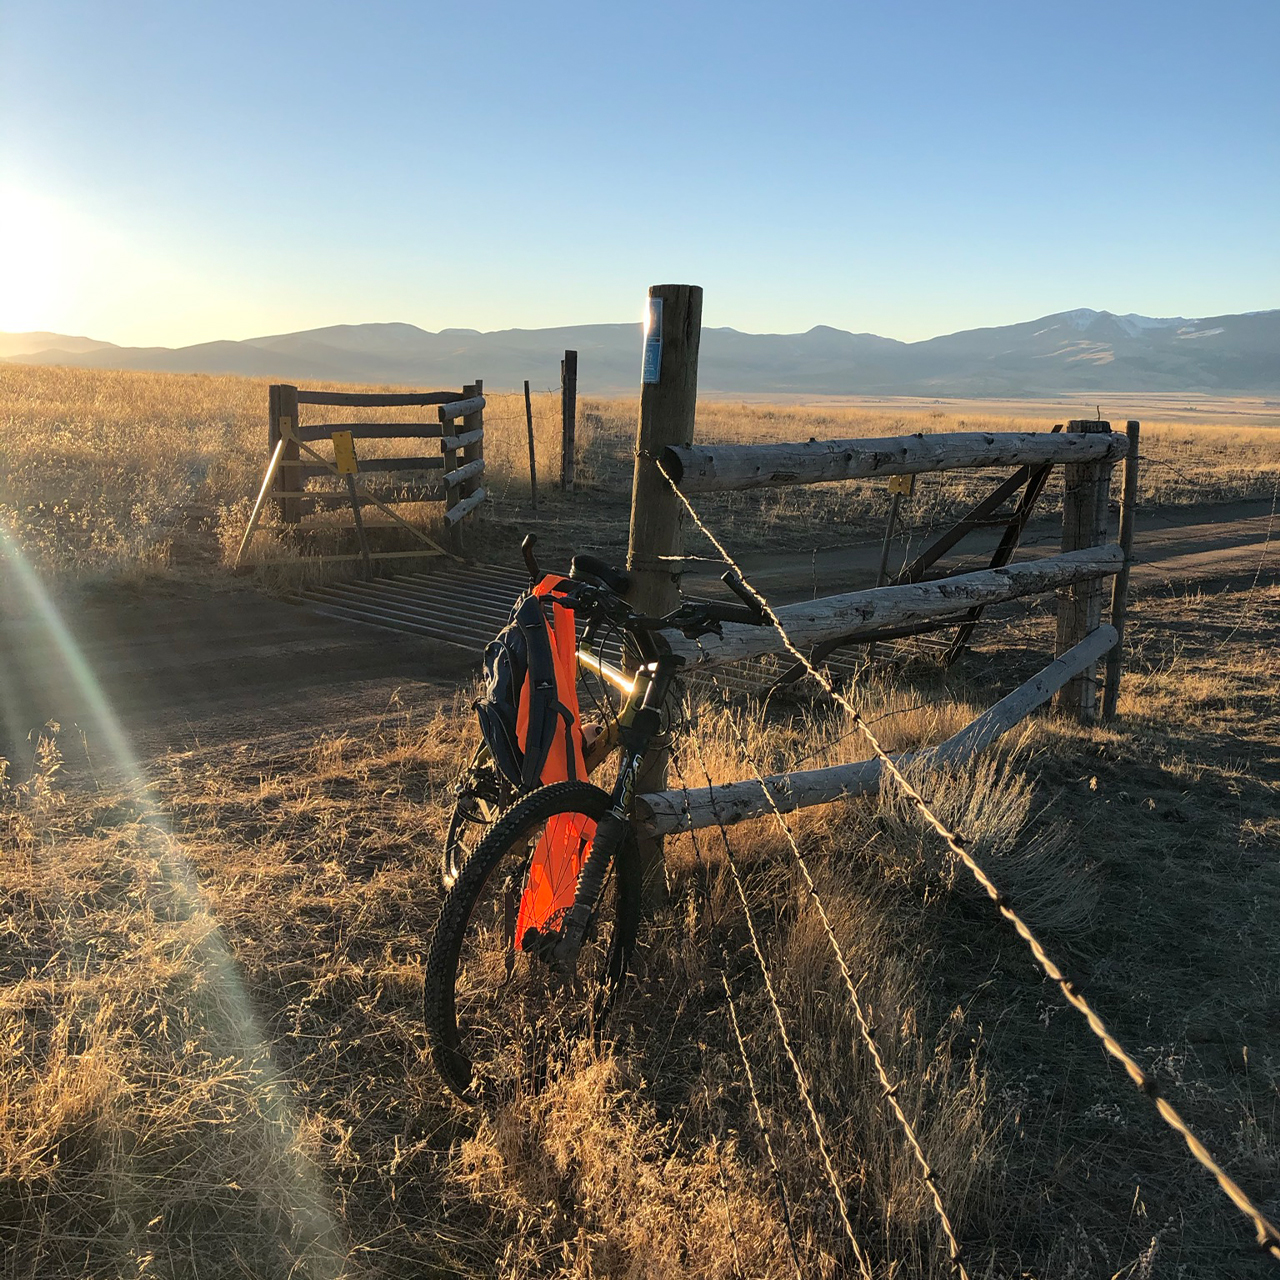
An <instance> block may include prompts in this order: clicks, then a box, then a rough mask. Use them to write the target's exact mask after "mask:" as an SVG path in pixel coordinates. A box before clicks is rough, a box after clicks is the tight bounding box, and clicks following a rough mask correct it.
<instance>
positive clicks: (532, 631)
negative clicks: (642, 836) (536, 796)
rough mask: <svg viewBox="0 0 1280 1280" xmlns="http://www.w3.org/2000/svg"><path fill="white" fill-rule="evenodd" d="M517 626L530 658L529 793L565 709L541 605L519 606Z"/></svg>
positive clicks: (534, 601)
mask: <svg viewBox="0 0 1280 1280" xmlns="http://www.w3.org/2000/svg"><path fill="white" fill-rule="evenodd" d="M515 622H516V625H517V626H518V627H519V628H520V632H521V634H522V635H523V636H524V641H525V650H526V652H527V654H528V672H527V674H526V676H525V684H526V688H527V689H528V696H529V720H528V730H527V732H526V735H525V742H524V761H523V765H522V769H521V788H522V789H523V790H525V791H529V790H532V789H533V788H534V787H536V786H537V785H538V784H539V782H540V781H541V779H542V767H543V765H544V764H545V763H546V760H547V753H548V752H549V751H550V750H551V739H552V736H553V734H554V732H555V723H556V721H555V717H556V716H557V715H558V714H559V713H560V712H561V711H562V710H564V708H563V707H562V706H561V703H560V699H559V698H558V697H557V689H556V668H555V659H554V657H553V655H552V652H551V637H550V635H549V634H548V628H547V617H546V614H544V613H543V611H542V601H541V600H540V599H539V598H538V597H536V596H533V595H529V596H526V597H525V598H524V599H523V600H521V601H520V603H519V605H517V606H516V611H515Z"/></svg>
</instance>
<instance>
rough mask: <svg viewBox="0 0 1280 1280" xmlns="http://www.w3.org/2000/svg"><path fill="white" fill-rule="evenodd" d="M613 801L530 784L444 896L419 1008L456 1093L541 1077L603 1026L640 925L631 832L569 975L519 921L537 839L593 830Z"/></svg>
mask: <svg viewBox="0 0 1280 1280" xmlns="http://www.w3.org/2000/svg"><path fill="white" fill-rule="evenodd" d="M611 803H612V802H611V800H610V798H609V796H608V794H607V793H606V792H604V791H601V790H600V788H599V787H593V786H591V785H590V784H589V783H586V782H557V783H553V784H552V785H550V786H547V787H541V788H539V789H538V790H537V791H534V792H531V793H530V794H529V795H528V796H526V797H525V798H524V799H523V800H520V801H519V802H517V803H516V804H515V805H513V806H512V807H511V808H510V809H509V810H507V812H506V813H504V814H503V815H502V816H501V817H500V818H499V819H498V821H497V822H496V823H494V825H493V827H492V828H491V829H490V831H489V833H488V834H487V835H486V836H485V838H484V839H483V840H482V841H481V842H480V843H479V844H478V845H477V846H476V848H475V849H474V851H473V852H472V853H471V855H470V857H469V858H468V859H467V861H466V862H465V864H464V865H463V867H462V869H461V871H460V872H459V874H458V877H457V879H456V880H455V881H454V883H453V886H452V887H451V888H450V889H449V891H448V893H446V894H445V897H444V900H443V902H442V903H441V906H440V915H439V918H438V919H437V921H436V927H435V933H434V936H433V938H432V941H431V950H430V952H429V953H428V956H427V970H426V978H425V983H424V992H423V1013H424V1016H425V1020H426V1026H427V1038H428V1041H429V1043H430V1046H431V1056H432V1059H433V1060H434V1062H435V1065H436V1069H437V1070H438V1071H439V1073H440V1076H441V1078H442V1079H443V1080H444V1082H445V1084H447V1085H448V1087H449V1088H450V1089H451V1090H453V1092H454V1093H456V1094H457V1095H458V1096H459V1097H461V1098H465V1099H468V1100H471V1099H473V1098H474V1097H475V1096H476V1095H477V1093H480V1092H485V1091H488V1090H493V1089H499V1090H500V1089H502V1088H503V1086H504V1085H509V1084H512V1083H514V1082H517V1081H520V1080H524V1081H529V1080H531V1079H535V1080H536V1079H538V1078H541V1077H542V1076H543V1075H544V1074H545V1072H546V1069H547V1066H548V1065H549V1063H550V1062H551V1061H552V1060H553V1058H554V1057H555V1055H556V1054H557V1053H558V1052H562V1051H563V1049H564V1047H565V1046H566V1045H567V1044H569V1043H571V1042H572V1041H573V1040H574V1039H575V1038H577V1037H578V1036H580V1035H582V1034H583V1033H584V1032H587V1031H595V1030H597V1029H598V1028H599V1026H600V1023H601V1020H602V1019H603V1017H604V1015H605V1013H606V1012H607V1010H608V1007H609V1005H610V1003H611V1002H612V999H613V996H614V994H615V993H616V991H617V989H618V986H619V985H620V983H621V982H622V979H623V976H624V975H625V973H626V970H627V965H628V963H629V961H630V958H631V953H632V950H633V949H634V946H635V938H636V931H637V928H638V926H639V920H640V863H639V857H638V854H637V850H636V843H635V837H634V835H632V834H631V832H630V831H628V833H627V835H626V837H625V838H624V839H623V840H622V842H621V844H620V845H619V847H618V848H617V850H616V851H615V852H614V856H613V859H612V862H611V865H610V867H609V870H608V873H607V876H606V880H605V884H604V889H603V890H602V892H601V894H600V898H599V901H598V903H597V906H596V912H595V916H594V918H593V920H592V924H591V927H590V929H589V930H588V932H587V938H586V941H585V943H584V944H583V947H582V950H581V952H580V953H579V956H578V960H577V964H576V966H575V968H574V971H573V972H572V973H563V972H560V971H559V970H558V969H557V968H556V966H555V965H554V964H553V963H551V962H549V961H547V960H546V959H543V958H541V957H540V956H539V954H538V953H537V951H536V950H535V949H532V948H531V949H528V950H525V949H522V948H521V947H520V945H519V943H518V940H517V938H516V921H517V917H518V915H519V908H520V904H521V899H522V897H523V896H524V893H525V888H526V885H527V883H528V880H529V870H530V865H531V863H532V861H533V858H534V852H535V850H536V849H538V847H539V845H540V843H541V842H542V841H543V840H544V839H546V838H549V833H550V834H551V835H555V834H557V833H560V834H563V833H564V832H566V831H574V832H582V833H584V835H583V838H584V839H587V838H589V836H588V834H587V833H589V832H591V831H594V829H595V824H596V823H597V822H598V821H599V820H600V819H601V818H603V817H604V815H605V813H606V812H608V810H609V808H610V805H611ZM550 923H552V924H554V923H555V922H554V921H552V922H550Z"/></svg>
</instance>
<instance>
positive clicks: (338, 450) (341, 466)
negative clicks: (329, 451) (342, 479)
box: [333, 431, 360, 476]
mask: <svg viewBox="0 0 1280 1280" xmlns="http://www.w3.org/2000/svg"><path fill="white" fill-rule="evenodd" d="M333 460H334V462H335V463H337V466H338V474H339V475H340V476H354V475H357V474H358V473H359V471H360V468H359V467H358V466H357V465H356V442H355V440H354V439H353V438H352V435H351V432H350V431H335V432H334V433H333Z"/></svg>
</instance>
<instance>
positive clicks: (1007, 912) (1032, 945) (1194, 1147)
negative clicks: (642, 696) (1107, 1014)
mask: <svg viewBox="0 0 1280 1280" xmlns="http://www.w3.org/2000/svg"><path fill="white" fill-rule="evenodd" d="M657 465H658V471H659V473H660V474H661V475H663V476H664V477H665V478H666V480H667V483H668V484H669V485H670V486H671V490H672V492H673V493H674V494H675V495H676V497H677V498H678V499H679V500H680V502H681V503H682V504H683V506H684V508H685V510H686V511H687V512H688V513H689V516H690V518H691V519H692V520H693V522H694V524H695V525H697V527H698V528H699V529H700V530H701V532H702V534H703V536H704V537H706V538H707V540H708V541H709V542H710V543H711V544H712V546H714V547H715V548H716V550H717V551H718V552H719V553H720V555H721V556H722V557H723V558H724V562H725V564H726V565H727V566H729V568H731V569H732V570H733V571H734V572H735V573H736V574H737V575H738V577H739V578H740V579H741V581H742V584H743V586H744V587H745V589H746V590H747V591H749V592H750V593H751V595H752V596H753V598H754V599H755V600H756V602H757V603H758V605H759V606H760V608H761V609H762V610H763V612H764V615H765V618H766V619H767V621H768V622H769V624H770V625H771V626H772V627H773V628H774V630H775V631H777V633H778V636H779V638H780V639H781V641H782V643H783V646H784V647H785V648H786V649H787V651H788V652H789V653H791V654H792V655H793V656H794V657H795V658H796V659H797V660H798V661H799V662H801V663H803V664H804V667H805V669H806V670H807V671H808V673H809V675H811V676H812V677H813V679H814V680H815V681H816V682H817V683H818V684H819V686H821V687H822V688H823V689H824V690H825V691H826V693H827V694H828V696H829V697H831V698H834V699H835V700H836V701H837V702H839V703H840V704H841V706H843V707H844V708H845V710H846V711H847V712H848V713H849V715H850V716H852V717H853V723H854V726H855V727H857V728H860V729H861V731H862V733H863V736H864V737H865V738H866V739H867V743H868V745H869V746H870V747H871V749H872V751H873V752H874V753H875V755H876V756H877V758H878V759H879V760H880V762H881V765H882V766H883V768H884V770H885V772H886V773H887V774H888V775H889V776H890V777H891V778H892V779H893V781H894V783H895V785H896V786H897V787H898V788H899V790H900V791H901V792H902V794H903V795H904V796H905V797H906V799H907V800H908V802H909V803H910V804H911V805H912V806H913V807H914V808H915V809H916V810H917V811H918V812H919V813H920V815H921V817H923V818H924V820H925V821H926V823H928V825H929V826H930V827H931V828H932V829H933V830H934V831H935V832H936V834H937V835H938V836H939V838H940V839H941V840H942V841H943V843H944V844H945V845H946V846H947V848H948V849H949V850H950V851H951V853H952V854H953V855H954V856H955V857H956V858H957V859H958V860H959V862H960V863H961V864H962V865H963V866H964V867H965V869H966V870H967V871H968V872H969V874H970V875H971V876H972V877H973V879H974V880H975V881H976V882H977V884H978V886H979V887H980V888H981V889H982V890H983V892H984V893H986V895H987V896H988V897H989V898H990V899H991V901H992V902H993V903H994V904H995V906H996V908H997V910H998V911H999V912H1000V914H1001V915H1002V916H1003V917H1004V919H1005V920H1006V921H1008V923H1009V924H1011V925H1012V926H1013V928H1014V930H1015V932H1016V933H1017V934H1018V936H1019V937H1020V938H1021V939H1022V940H1023V942H1025V943H1026V944H1027V947H1028V948H1029V949H1030V951H1031V954H1032V955H1033V956H1034V957H1035V960H1036V963H1037V964H1038V965H1039V966H1040V968H1041V969H1042V970H1043V971H1044V973H1045V974H1046V975H1047V976H1048V978H1049V979H1050V980H1051V981H1052V982H1054V983H1056V985H1057V986H1058V989H1059V990H1060V991H1061V992H1062V994H1063V996H1064V997H1065V999H1066V1001H1067V1003H1068V1004H1069V1005H1070V1006H1071V1007H1072V1008H1073V1009H1075V1011H1076V1012H1077V1013H1079V1014H1080V1016H1081V1017H1082V1018H1084V1020H1085V1022H1086V1023H1087V1024H1088V1026H1089V1029H1090V1030H1091V1031H1092V1032H1093V1034H1094V1035H1095V1036H1096V1037H1097V1038H1098V1040H1099V1041H1100V1043H1101V1044H1102V1047H1103V1048H1104V1049H1105V1050H1106V1051H1107V1053H1109V1054H1110V1055H1111V1057H1113V1058H1114V1059H1115V1060H1116V1061H1117V1062H1119V1063H1120V1065H1121V1066H1122V1067H1123V1068H1124V1070H1125V1073H1126V1074H1127V1075H1128V1076H1129V1079H1130V1080H1131V1081H1132V1082H1133V1084H1134V1085H1135V1086H1136V1088H1137V1089H1138V1090H1139V1092H1141V1093H1142V1094H1143V1095H1144V1096H1145V1097H1146V1098H1147V1099H1149V1100H1150V1102H1151V1103H1152V1105H1153V1106H1154V1107H1155V1109H1156V1112H1157V1113H1158V1114H1159V1116H1160V1118H1161V1119H1162V1120H1164V1122H1165V1123H1166V1124H1167V1125H1168V1126H1169V1127H1170V1128H1171V1129H1173V1130H1174V1132H1176V1133H1177V1134H1178V1135H1179V1137H1181V1138H1182V1140H1183V1142H1184V1144H1185V1145H1186V1147H1187V1150H1188V1151H1189V1152H1190V1153H1191V1155H1192V1156H1193V1157H1194V1159H1195V1160H1196V1161H1198V1162H1199V1164H1201V1165H1202V1166H1203V1167H1204V1168H1205V1169H1206V1170H1207V1171H1208V1172H1209V1173H1211V1174H1212V1175H1213V1177H1214V1179H1215V1180H1216V1181H1217V1183H1218V1186H1219V1187H1220V1188H1221V1190H1222V1192H1223V1194H1224V1195H1225V1196H1226V1197H1227V1198H1228V1199H1229V1200H1230V1201H1231V1202H1232V1204H1234V1205H1235V1206H1236V1208H1237V1209H1239V1210H1240V1212H1241V1213H1242V1214H1243V1215H1244V1216H1245V1217H1246V1218H1248V1219H1249V1220H1250V1222H1251V1223H1252V1224H1253V1227H1254V1231H1255V1236H1256V1240H1257V1243H1258V1247H1259V1248H1260V1249H1262V1250H1264V1251H1265V1252H1267V1253H1269V1254H1270V1255H1271V1256H1272V1257H1273V1258H1274V1259H1275V1260H1276V1261H1280V1228H1277V1227H1276V1226H1275V1225H1274V1224H1273V1223H1272V1222H1270V1221H1269V1220H1268V1219H1267V1218H1266V1216H1265V1215H1264V1214H1263V1212H1262V1210H1261V1209H1259V1208H1258V1206H1257V1205H1256V1204H1254V1202H1253V1201H1252V1200H1251V1199H1250V1198H1249V1196H1248V1195H1247V1194H1246V1193H1245V1191H1244V1189H1243V1188H1242V1187H1241V1186H1240V1185H1239V1184H1238V1183H1237V1182H1236V1181H1235V1179H1233V1178H1232V1177H1231V1175H1230V1174H1229V1173H1227V1171H1226V1170H1225V1169H1224V1168H1223V1167H1222V1166H1221V1165H1220V1164H1219V1163H1218V1162H1217V1161H1216V1160H1215V1159H1214V1158H1213V1156H1212V1155H1211V1154H1210V1152H1209V1149H1208V1148H1207V1147H1206V1146H1205V1145H1204V1143H1203V1142H1201V1140H1200V1139H1199V1138H1198V1137H1197V1136H1196V1135H1195V1133H1193V1132H1192V1130H1191V1128H1190V1127H1189V1126H1188V1124H1187V1122H1186V1121H1185V1120H1184V1119H1183V1118H1182V1116H1181V1114H1180V1113H1179V1112H1178V1110H1177V1109H1176V1108H1175V1107H1174V1106H1173V1104H1172V1103H1171V1102H1170V1101H1169V1100H1168V1099H1167V1098H1165V1097H1164V1096H1163V1095H1162V1094H1161V1092H1160V1089H1159V1086H1158V1085H1157V1084H1156V1082H1155V1080H1154V1079H1152V1077H1151V1076H1149V1075H1148V1074H1147V1073H1146V1072H1145V1071H1144V1070H1143V1069H1142V1067H1141V1066H1140V1065H1139V1064H1138V1062H1137V1061H1136V1059H1135V1058H1134V1057H1133V1056H1132V1055H1131V1054H1130V1053H1129V1051H1128V1050H1127V1049H1125V1047H1124V1046H1123V1045H1122V1044H1121V1043H1120V1042H1119V1041H1118V1040H1117V1039H1116V1038H1115V1036H1114V1035H1113V1034H1112V1033H1111V1031H1110V1030H1109V1029H1108V1027H1107V1025H1106V1023H1105V1022H1103V1020H1102V1018H1101V1017H1100V1016H1099V1015H1098V1013H1097V1012H1096V1011H1095V1010H1094V1008H1093V1006H1092V1005H1091V1004H1090V1003H1089V1001H1088V1000H1087V999H1086V998H1085V996H1083V995H1082V994H1081V993H1080V992H1079V991H1078V990H1077V988H1076V986H1075V984H1074V983H1072V982H1070V981H1069V980H1068V979H1067V977H1066V974H1065V973H1064V972H1063V970H1062V969H1061V967H1060V966H1059V965H1058V964H1057V963H1056V962H1055V961H1054V960H1053V959H1052V958H1051V957H1050V956H1049V954H1048V952H1047V951H1046V950H1045V948H1044V945H1043V943H1041V941H1040V939H1039V938H1038V937H1037V936H1036V934H1035V933H1034V932H1033V931H1032V929H1031V927H1030V925H1028V924H1027V922H1026V921H1025V920H1023V918H1022V917H1021V916H1020V915H1019V914H1018V912H1017V911H1015V910H1014V908H1013V906H1012V905H1011V903H1010V901H1009V898H1008V895H1007V894H1005V893H1004V892H1003V891H1002V890H1001V889H999V888H998V887H997V886H996V884H995V882H994V881H993V880H992V879H991V877H990V876H989V875H988V874H987V872H986V871H985V870H984V869H983V867H982V866H981V865H980V864H979V863H978V861H977V859H976V858H974V856H973V854H972V853H971V852H970V851H969V849H968V847H967V844H966V842H965V841H964V840H963V838H962V837H961V836H959V835H958V834H957V833H956V832H954V831H952V830H951V828H950V827H948V826H947V824H946V823H945V822H943V821H942V819H941V818H939V817H938V815H937V814H936V813H934V811H933V809H932V808H931V807H930V806H929V804H928V802H927V801H926V800H925V798H924V796H923V795H921V793H920V791H919V790H918V789H917V788H916V787H915V786H914V785H913V784H912V783H911V782H910V780H909V779H908V778H907V776H906V775H905V774H904V773H903V772H902V770H901V769H900V768H899V766H898V764H897V762H896V761H895V760H894V759H893V757H892V756H890V755H889V754H888V752H886V751H885V749H884V748H883V747H882V746H881V745H880V742H879V740H878V739H877V738H876V736H875V734H874V732H873V731H872V730H871V728H870V726H869V725H868V724H867V722H866V721H865V720H864V719H863V717H862V713H861V712H860V711H859V710H858V708H857V707H856V706H854V704H853V703H852V702H850V701H849V699H848V698H847V697H845V696H844V694H842V693H841V692H839V691H838V690H837V689H836V687H835V686H834V685H833V684H832V682H831V681H830V679H828V678H827V677H826V676H825V675H824V674H823V673H822V672H821V671H819V670H818V668H817V667H815V666H814V665H813V663H811V662H810V661H809V659H808V656H807V655H806V654H804V653H803V652H802V651H801V650H800V649H799V648H797V646H796V645H795V643H794V642H793V641H792V639H791V637H790V636H789V635H788V634H787V632H786V629H785V628H784V627H783V625H782V623H781V622H780V621H779V620H778V616H777V614H776V613H775V612H774V610H773V609H772V608H771V607H770V605H769V602H768V601H767V600H766V599H765V598H764V596H763V595H761V594H760V592H759V591H757V590H756V588H755V587H754V586H752V585H751V583H749V582H748V581H747V579H746V577H745V575H744V574H743V573H742V570H741V568H740V567H739V566H738V565H737V563H736V562H735V561H734V559H733V557H732V556H731V555H730V554H729V552H728V550H727V549H726V548H725V546H724V544H723V543H721V542H720V540H719V539H718V538H717V537H716V536H715V534H714V533H712V532H711V530H710V529H709V528H708V527H707V526H706V524H705V523H704V521H703V520H702V518H701V517H700V516H699V514H698V512H697V510H696V509H695V508H694V506H693V504H692V503H691V502H690V501H689V499H688V498H687V497H686V496H685V495H684V494H683V493H681V492H680V488H679V486H678V485H677V484H676V483H675V481H674V480H673V479H672V477H671V476H670V475H669V474H668V473H667V471H666V469H665V468H664V467H663V466H662V463H661V462H658V464H657ZM709 782H710V778H709V777H708V783H709ZM713 809H714V803H713ZM722 829H723V828H722ZM726 843H727V841H726Z"/></svg>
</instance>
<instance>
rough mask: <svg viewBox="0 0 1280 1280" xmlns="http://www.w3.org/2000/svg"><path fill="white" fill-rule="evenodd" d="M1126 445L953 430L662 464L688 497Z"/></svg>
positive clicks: (706, 452)
mask: <svg viewBox="0 0 1280 1280" xmlns="http://www.w3.org/2000/svg"><path fill="white" fill-rule="evenodd" d="M1127 444H1128V441H1127V439H1126V438H1125V437H1124V436H1121V435H1118V434H1117V435H1107V436H1106V437H1105V438H1102V437H1100V436H1098V437H1095V436H1087V435H1083V434H1075V433H1071V434H1062V435H1058V434H1054V433H1050V432H1047V431H950V432H939V433H938V434H936V435H914V436H881V437H869V438H865V439H855V440H808V441H805V442H804V443H801V444H723V445H699V444H690V445H683V446H681V445H671V446H668V447H666V448H665V449H664V450H663V451H662V457H661V462H662V467H663V470H664V471H666V473H667V474H668V475H669V476H670V477H671V479H672V480H673V481H674V482H675V483H676V484H678V485H679V486H680V490H681V492H682V493H686V494H694V493H711V492H714V491H716V490H723V489H760V488H765V487H768V486H772V485H784V484H821V483H822V482H824V481H828V480H860V479H869V478H871V477H875V476H908V475H919V474H921V473H923V472H927V471H954V470H958V469H960V468H966V467H1020V466H1042V465H1044V464H1046V463H1066V462H1072V463H1084V462H1114V461H1115V460H1116V459H1117V458H1122V457H1123V456H1124V452H1125V449H1126V447H1127Z"/></svg>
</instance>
